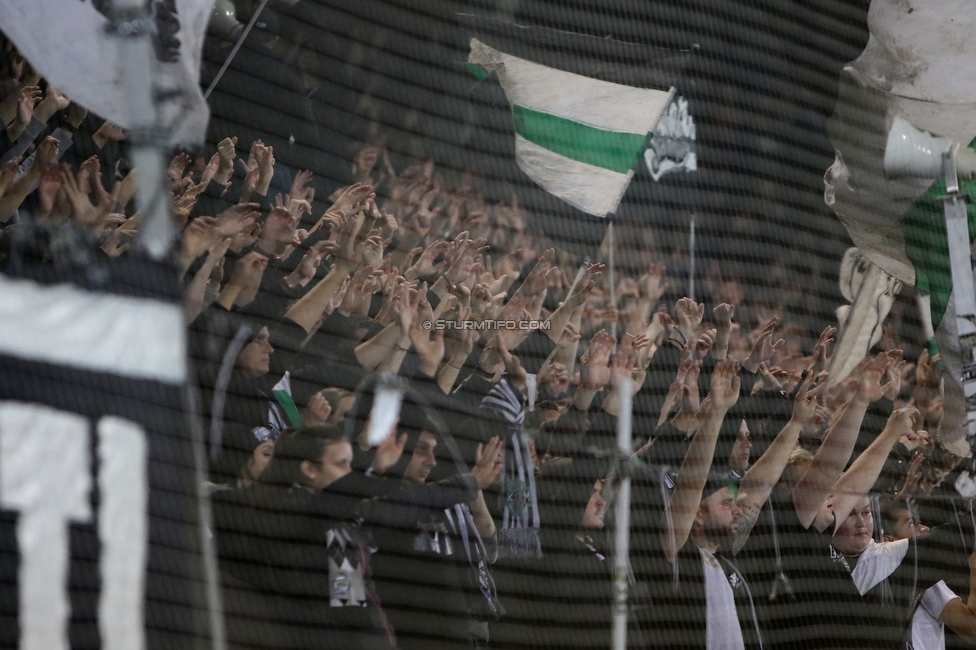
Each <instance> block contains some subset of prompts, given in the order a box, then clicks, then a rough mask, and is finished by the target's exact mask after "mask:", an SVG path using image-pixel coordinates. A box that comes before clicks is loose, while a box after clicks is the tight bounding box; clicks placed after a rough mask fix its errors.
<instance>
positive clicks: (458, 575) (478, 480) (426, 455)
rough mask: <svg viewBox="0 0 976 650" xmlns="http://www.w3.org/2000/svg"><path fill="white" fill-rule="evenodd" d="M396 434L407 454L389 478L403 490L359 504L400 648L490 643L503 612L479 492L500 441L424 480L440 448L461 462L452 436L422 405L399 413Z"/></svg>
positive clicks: (491, 476) (493, 471)
mask: <svg viewBox="0 0 976 650" xmlns="http://www.w3.org/2000/svg"><path fill="white" fill-rule="evenodd" d="M398 431H401V432H405V433H408V439H407V443H406V453H404V456H403V458H402V459H401V461H400V463H399V464H398V465H396V466H394V467H393V468H392V469H391V470H389V471H388V472H387V475H388V476H395V477H401V479H400V483H401V487H400V489H399V490H398V491H396V492H392V493H390V494H388V495H387V496H385V497H382V498H380V499H374V500H370V501H367V502H365V503H363V505H362V507H361V509H360V512H361V516H362V519H363V521H364V523H366V524H368V525H369V526H370V527H371V529H372V530H373V531H374V533H375V537H376V540H377V544H378V546H379V549H380V551H379V553H378V554H377V557H376V562H375V566H376V571H375V575H376V582H377V587H378V591H379V594H380V597H381V599H382V602H383V606H384V608H385V609H386V611H387V614H388V616H389V618H390V621H391V623H392V624H393V627H394V629H395V630H396V633H397V647H400V648H416V649H418V650H419V649H424V650H430V649H437V648H458V647H480V648H484V647H487V642H488V628H487V621H488V620H489V619H490V618H494V617H497V616H498V615H499V614H500V613H501V611H502V610H501V606H500V604H499V602H498V598H497V594H496V592H495V587H494V580H493V579H492V577H491V571H490V569H489V564H490V563H491V562H493V561H494V559H495V556H496V554H497V544H496V542H495V524H494V522H493V521H492V519H491V515H490V514H489V512H488V509H487V507H486V505H485V501H484V496H483V494H482V490H483V489H484V488H486V487H487V486H489V485H490V484H491V483H492V482H493V481H494V480H495V478H496V477H497V476H498V473H499V471H500V470H501V466H500V455H501V450H502V443H501V441H500V440H499V439H498V438H493V439H492V440H490V441H489V442H488V444H487V445H485V446H484V447H483V448H481V449H479V454H478V459H477V462H476V463H475V465H474V467H473V468H472V469H471V471H470V472H467V471H465V472H463V473H457V474H455V475H454V476H451V477H449V478H446V479H444V480H442V481H439V482H437V483H430V484H428V483H427V478H428V476H429V475H430V473H431V470H433V469H434V467H435V466H436V465H437V464H438V460H439V459H438V456H441V454H440V452H439V449H438V447H440V448H441V449H444V448H449V449H450V451H451V453H450V454H449V457H450V458H451V459H450V460H447V462H451V461H452V460H453V461H454V462H455V463H457V464H458V466H459V469H460V468H461V467H463V464H462V463H461V461H460V459H459V457H458V454H457V452H456V446H455V445H454V444H453V440H452V439H451V438H450V434H449V433H447V432H446V431H443V430H442V429H441V427H439V426H438V424H437V423H436V422H435V421H433V420H432V419H431V418H430V416H429V414H427V415H425V414H424V413H423V412H422V410H414V411H413V414H411V411H409V410H405V411H404V412H401V416H400V423H399V426H398Z"/></svg>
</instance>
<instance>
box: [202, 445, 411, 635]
mask: <svg viewBox="0 0 976 650" xmlns="http://www.w3.org/2000/svg"><path fill="white" fill-rule="evenodd" d="M351 463H352V447H351V446H350V444H349V442H348V441H346V440H345V439H344V437H343V434H342V431H341V430H339V429H335V428H304V429H299V430H297V431H289V432H286V433H285V434H284V435H283V436H282V437H281V439H280V440H279V441H278V443H277V446H276V453H275V457H274V460H273V461H272V462H271V465H270V466H269V467H268V469H267V470H266V471H265V473H264V474H263V476H262V482H261V483H260V484H257V485H254V486H252V487H249V488H246V489H244V490H225V491H221V492H217V493H216V494H215V496H214V505H215V507H214V516H215V523H216V529H217V534H216V540H217V547H218V552H219V555H220V559H221V569H222V573H223V579H224V600H225V610H226V613H227V633H228V640H229V642H230V645H231V647H234V648H262V649H272V648H282V649H284V648H288V649H308V650H312V649H313V648H314V649H316V650H322V649H329V650H331V649H335V650H349V649H360V648H361V649H370V650H373V649H378V648H387V647H390V646H392V645H394V644H395V636H394V633H393V630H392V628H391V627H390V626H389V624H388V623H387V622H386V619H385V617H384V615H383V611H382V608H381V605H380V602H379V600H378V598H377V596H376V592H375V589H374V588H373V584H372V578H371V569H370V566H371V559H370V556H371V555H372V554H373V553H374V552H375V550H376V546H375V544H374V543H373V541H372V539H371V538H370V536H369V535H368V534H367V533H366V532H365V531H364V530H363V529H362V528H361V527H360V526H358V525H357V524H356V523H355V522H354V521H353V519H354V512H355V506H356V503H358V500H357V501H356V502H352V503H351V502H350V499H349V498H347V496H346V495H348V494H350V493H358V492H360V490H350V489H349V488H348V486H347V485H346V484H347V483H348V482H350V481H358V480H369V479H365V477H358V476H355V475H352V474H351V472H352V468H351Z"/></svg>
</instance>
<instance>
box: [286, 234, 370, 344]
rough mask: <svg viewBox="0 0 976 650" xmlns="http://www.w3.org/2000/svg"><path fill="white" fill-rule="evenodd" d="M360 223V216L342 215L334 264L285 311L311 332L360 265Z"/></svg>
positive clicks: (287, 316)
mask: <svg viewBox="0 0 976 650" xmlns="http://www.w3.org/2000/svg"><path fill="white" fill-rule="evenodd" d="M361 223H362V221H361V220H360V219H357V218H351V217H345V218H343V222H342V225H341V227H340V228H339V237H338V244H339V251H338V253H336V261H335V264H334V265H333V266H332V268H331V269H330V270H329V273H328V274H327V275H326V276H325V277H324V278H322V279H321V280H320V281H319V282H318V283H317V284H316V285H315V286H314V287H312V288H311V289H310V290H309V292H308V293H306V294H305V295H304V296H302V298H300V299H299V300H298V301H297V302H295V304H294V305H292V306H291V308H290V309H289V310H288V312H287V313H286V314H285V317H286V318H290V319H291V320H292V321H294V322H296V323H298V324H299V325H301V326H302V328H303V329H304V330H305V331H306V332H311V331H312V330H313V329H314V328H315V323H316V322H317V321H318V319H319V316H321V315H322V312H323V311H325V308H326V306H327V305H328V304H329V301H330V300H332V298H333V297H334V296H335V294H336V292H337V291H339V287H341V286H342V282H343V281H344V280H345V279H346V277H348V276H349V274H350V273H351V272H352V271H354V270H355V269H356V267H357V266H358V260H359V258H360V253H361V247H357V246H356V233H357V231H358V229H359V226H360V225H361Z"/></svg>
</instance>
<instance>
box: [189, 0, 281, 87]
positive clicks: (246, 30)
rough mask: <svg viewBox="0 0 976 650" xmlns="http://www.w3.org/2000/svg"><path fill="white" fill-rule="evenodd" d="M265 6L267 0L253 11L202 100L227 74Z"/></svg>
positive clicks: (263, 0)
mask: <svg viewBox="0 0 976 650" xmlns="http://www.w3.org/2000/svg"><path fill="white" fill-rule="evenodd" d="M267 4H268V0H261V4H259V5H258V9H257V11H255V12H254V15H253V16H251V20H249V21H248V22H247V27H245V28H244V31H243V32H241V37H240V38H239V39H237V42H236V43H234V48H233V49H232V50H231V51H230V54H228V55H227V58H226V59H225V60H224V64H223V65H222V66H220V70H218V71H217V76H216V77H214V79H213V81H211V82H210V85H209V86H208V87H207V91H206V92H205V93H203V98H204V99H209V98H210V93H212V92H213V89H214V88H216V87H217V84H218V83H219V82H220V78H221V77H223V76H224V73H225V72H227V67H228V66H230V62H231V61H233V60H234V57H235V56H237V51H238V50H239V49H241V45H244V40H245V39H246V38H247V35H248V34H250V33H251V30H252V29H253V28H254V23H256V22H258V16H260V15H261V12H262V11H264V7H265V5H267Z"/></svg>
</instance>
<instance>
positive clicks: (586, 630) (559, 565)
mask: <svg viewBox="0 0 976 650" xmlns="http://www.w3.org/2000/svg"><path fill="white" fill-rule="evenodd" d="M605 465H606V463H605V462H602V461H598V460H596V459H593V458H587V457H585V456H578V457H576V458H574V459H573V461H572V462H571V463H568V464H566V465H564V466H562V467H559V468H557V469H553V470H551V471H550V472H548V473H546V474H544V475H542V476H540V477H539V479H538V488H539V514H540V517H541V519H542V527H541V530H540V532H541V538H542V557H541V558H539V559H538V560H530V561H523V562H521V563H519V565H518V567H519V568H520V569H521V576H522V579H521V580H520V582H519V587H520V589H519V591H518V593H517V594H511V595H509V594H506V604H508V605H509V607H508V609H507V615H506V617H505V618H506V621H505V622H506V626H505V634H506V636H508V637H511V638H508V639H506V644H505V647H507V648H554V647H555V648H567V649H568V648H592V649H594V650H595V649H597V648H601V649H602V648H606V647H607V646H608V643H609V642H610V638H611V629H610V623H611V619H610V613H611V596H612V583H611V570H612V566H611V564H612V563H611V562H610V561H609V560H608V552H607V545H606V541H605V536H604V534H603V525H604V514H605V513H604V508H605V506H606V499H605V498H604V491H605V490H606V489H607V487H606V486H607V481H606V479H605V478H604V477H605V475H606V467H605Z"/></svg>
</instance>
